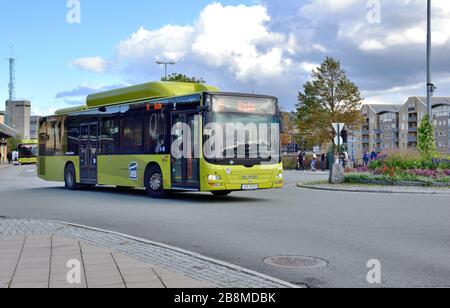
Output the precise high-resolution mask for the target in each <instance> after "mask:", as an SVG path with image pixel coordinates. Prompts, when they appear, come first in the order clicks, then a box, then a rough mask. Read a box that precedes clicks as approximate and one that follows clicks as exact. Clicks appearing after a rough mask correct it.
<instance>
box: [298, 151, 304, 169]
mask: <svg viewBox="0 0 450 308" xmlns="http://www.w3.org/2000/svg"><path fill="white" fill-rule="evenodd" d="M304 163H305V155H304V153H303V151H300V154H298V170H305V165H304Z"/></svg>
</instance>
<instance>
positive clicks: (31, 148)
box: [17, 140, 38, 165]
mask: <svg viewBox="0 0 450 308" xmlns="http://www.w3.org/2000/svg"><path fill="white" fill-rule="evenodd" d="M37 147H38V141H37V140H20V141H19V142H18V145H17V152H18V154H19V157H18V163H19V164H20V165H31V164H36V163H37Z"/></svg>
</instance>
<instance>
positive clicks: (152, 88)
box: [56, 81, 219, 115]
mask: <svg viewBox="0 0 450 308" xmlns="http://www.w3.org/2000/svg"><path fill="white" fill-rule="evenodd" d="M209 91H213V92H216V91H219V89H218V88H216V87H213V86H208V85H205V84H199V83H185V82H167V81H166V82H150V83H144V84H141V85H137V86H132V87H126V88H121V89H117V90H112V91H106V92H101V93H96V94H91V95H89V96H88V97H87V99H86V106H80V107H73V108H66V109H61V110H58V111H56V114H57V115H61V114H68V113H76V112H80V111H85V110H88V109H94V108H101V107H107V106H113V105H119V104H127V103H132V102H136V101H142V100H147V99H162V98H169V97H177V96H184V95H190V94H195V93H202V92H209Z"/></svg>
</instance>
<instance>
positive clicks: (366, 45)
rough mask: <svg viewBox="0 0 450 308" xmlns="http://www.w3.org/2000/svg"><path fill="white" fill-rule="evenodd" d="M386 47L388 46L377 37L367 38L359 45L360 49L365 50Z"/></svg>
mask: <svg viewBox="0 0 450 308" xmlns="http://www.w3.org/2000/svg"><path fill="white" fill-rule="evenodd" d="M385 48H386V46H385V45H384V44H383V43H381V42H379V41H377V40H375V39H371V40H365V41H364V42H362V43H361V45H359V49H361V50H364V51H373V50H383V49H385Z"/></svg>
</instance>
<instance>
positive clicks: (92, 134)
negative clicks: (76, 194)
mask: <svg viewBox="0 0 450 308" xmlns="http://www.w3.org/2000/svg"><path fill="white" fill-rule="evenodd" d="M97 152H98V124H97V123H87V124H81V127H80V180H81V183H83V184H97Z"/></svg>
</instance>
